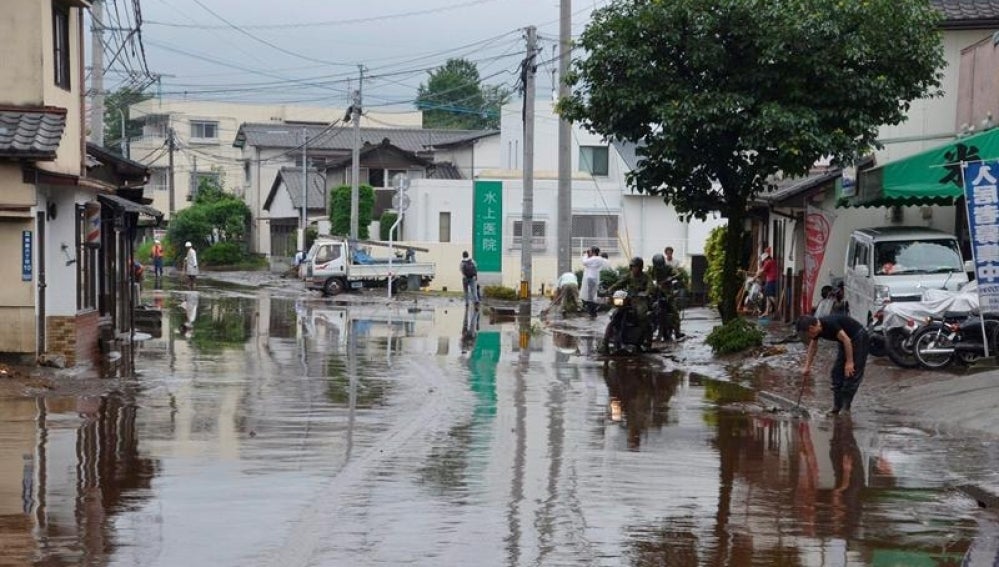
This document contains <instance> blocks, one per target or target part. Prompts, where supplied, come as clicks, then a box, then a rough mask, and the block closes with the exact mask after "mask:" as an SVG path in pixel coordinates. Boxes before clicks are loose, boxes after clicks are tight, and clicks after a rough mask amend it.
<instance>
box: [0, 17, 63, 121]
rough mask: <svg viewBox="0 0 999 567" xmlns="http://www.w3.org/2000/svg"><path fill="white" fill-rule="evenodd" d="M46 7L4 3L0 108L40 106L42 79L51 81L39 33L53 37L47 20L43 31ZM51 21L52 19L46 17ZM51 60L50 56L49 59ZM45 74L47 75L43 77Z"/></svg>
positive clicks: (46, 46) (0, 39) (0, 31)
mask: <svg viewBox="0 0 999 567" xmlns="http://www.w3.org/2000/svg"><path fill="white" fill-rule="evenodd" d="M44 12H50V8H49V3H47V2H38V1H37V0H5V1H4V3H3V17H2V18H0V46H2V49H0V85H2V86H0V104H17V105H41V104H42V101H43V95H42V84H43V77H44V78H46V79H48V80H50V81H51V80H52V68H51V67H45V66H44V63H45V56H43V54H42V52H43V49H45V50H50V49H51V43H43V42H42V39H41V37H40V34H39V33H38V31H39V30H40V29H45V30H46V31H47V33H48V37H51V35H52V31H51V29H52V24H51V21H50V20H45V21H48V22H49V25H48V27H45V28H43V13H44ZM46 17H47V18H51V16H50V15H49V16H46ZM48 57H49V58H51V54H50V55H48ZM46 73H47V74H46Z"/></svg>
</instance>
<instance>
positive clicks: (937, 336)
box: [912, 312, 999, 370]
mask: <svg viewBox="0 0 999 567" xmlns="http://www.w3.org/2000/svg"><path fill="white" fill-rule="evenodd" d="M983 317H984V324H983V319H982V317H979V316H970V315H969V314H967V313H955V312H947V313H944V316H943V317H942V318H941V319H934V320H932V321H931V322H930V323H929V324H927V325H925V326H923V327H922V328H920V329H919V331H917V332H916V333H915V335H914V338H913V341H912V342H913V351H914V353H915V355H916V359H917V360H918V361H919V364H920V365H921V366H922V367H924V368H928V369H930V370H939V369H941V368H946V367H947V366H950V365H951V364H953V363H954V361H955V360H956V361H958V362H960V363H962V364H973V363H974V362H975V361H977V360H978V359H980V358H982V357H984V356H985V344H986V337H987V338H988V352H989V354H994V353H996V352H997V351H996V348H997V346H999V344H997V343H999V314H997V313H986V314H985V315H984V316H983ZM983 327H984V331H985V334H984V335H983V334H982V330H983Z"/></svg>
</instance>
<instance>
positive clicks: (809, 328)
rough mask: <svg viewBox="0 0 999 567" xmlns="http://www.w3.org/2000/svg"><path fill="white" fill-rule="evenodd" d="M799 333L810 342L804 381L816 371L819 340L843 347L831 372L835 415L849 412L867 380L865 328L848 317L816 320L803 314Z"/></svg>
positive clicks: (830, 411) (836, 316) (838, 316)
mask: <svg viewBox="0 0 999 567" xmlns="http://www.w3.org/2000/svg"><path fill="white" fill-rule="evenodd" d="M797 329H798V334H799V335H800V336H801V339H802V340H803V341H805V342H807V343H808V354H806V355H805V366H804V368H803V369H802V374H803V378H804V376H808V374H810V373H811V371H812V362H813V361H814V360H815V353H816V351H817V350H818V348H819V339H820V338H822V339H825V340H827V341H835V342H836V343H837V344H838V346H839V352H838V354H837V356H836V362H834V363H833V366H832V369H831V371H830V379H831V381H832V392H833V407H832V409H831V410H829V413H830V414H831V415H837V414H839V413H840V412H849V411H850V407H851V406H852V405H853V397H854V396H855V395H857V389H858V388H860V382H861V381H862V380H863V379H864V367H865V366H866V365H867V352H868V337H867V331H866V330H865V329H864V326H863V325H861V324H860V323H858V322H857V321H856V320H854V319H853V318H851V317H849V316H847V315H826V316H825V317H818V318H816V317H812V316H811V315H802V316H801V317H800V318H799V319H798V324H797Z"/></svg>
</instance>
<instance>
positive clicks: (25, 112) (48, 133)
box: [0, 107, 66, 160]
mask: <svg viewBox="0 0 999 567" xmlns="http://www.w3.org/2000/svg"><path fill="white" fill-rule="evenodd" d="M65 129H66V109H65V108H53V107H47V108H17V107H2V108H0V157H7V158H18V159H36V160H51V159H55V157H56V151H57V150H58V149H59V141H60V140H62V133H63V131H64V130H65Z"/></svg>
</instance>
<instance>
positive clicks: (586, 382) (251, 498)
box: [0, 290, 996, 566]
mask: <svg viewBox="0 0 999 567" xmlns="http://www.w3.org/2000/svg"><path fill="white" fill-rule="evenodd" d="M158 300H159V301H160V302H161V304H162V306H163V308H164V313H165V315H164V320H163V326H162V333H160V334H159V337H157V338H154V339H152V340H150V341H148V342H147V343H145V344H144V345H143V346H142V349H141V351H140V352H139V353H138V355H137V357H136V359H137V365H138V367H139V368H141V369H142V372H141V373H140V375H139V376H137V377H136V378H134V379H127V380H123V381H121V382H120V387H118V388H116V389H115V390H114V391H113V392H112V393H110V394H108V395H106V396H103V397H89V398H68V397H58V396H52V397H47V398H39V399H25V400H0V454H2V455H3V457H2V458H0V467H2V468H0V565H24V564H40V565H71V564H73V565H75V564H88V565H164V566H173V565H282V566H283V565H369V564H386V565H397V564H400V563H410V564H420V565H591V564H597V565H621V564H625V565H681V566H683V565H775V564H780V565H952V564H959V563H960V560H961V557H962V556H963V554H964V552H965V550H967V549H968V548H969V546H970V545H971V542H972V540H973V538H974V537H975V535H976V532H977V529H978V522H979V521H980V520H981V518H980V517H979V515H978V514H979V512H978V511H977V510H976V508H975V507H974V505H973V503H972V502H970V501H969V500H967V499H965V498H964V497H962V496H960V495H959V494H958V493H957V492H956V491H954V490H953V489H952V488H950V487H951V486H953V484H954V483H955V478H957V474H958V473H961V472H964V471H963V470H961V471H958V470H955V469H954V467H955V466H956V465H954V463H953V462H952V460H951V459H949V458H948V457H947V455H948V451H949V450H950V448H949V447H948V446H945V445H943V444H942V441H940V440H938V439H937V438H936V437H935V436H933V435H931V434H929V433H928V432H922V431H919V430H915V429H911V428H906V426H904V425H903V424H898V425H897V426H892V427H890V428H888V429H879V430H877V431H875V430H872V429H871V427H870V426H867V425H865V424H864V422H863V421H862V419H859V418H858V420H857V422H856V423H854V422H852V421H850V420H838V421H829V420H812V421H791V420H787V419H783V420H782V419H776V418H775V417H773V416H768V415H766V414H754V413H752V412H749V413H747V412H744V411H739V410H738V409H737V408H740V407H744V405H743V404H742V403H741V402H744V401H745V398H746V393H745V391H743V390H741V389H739V388H738V387H735V386H732V385H730V384H727V383H723V382H716V381H711V380H708V379H702V378H699V377H698V375H697V374H695V373H682V372H678V373H666V372H663V371H662V370H661V369H659V367H658V366H657V365H656V363H655V362H654V361H630V362H621V361H618V362H609V361H600V360H597V359H595V358H593V357H591V356H587V353H588V352H590V350H591V348H592V342H588V341H586V340H580V339H576V338H574V337H571V336H567V335H562V334H555V335H552V334H547V333H542V332H538V330H537V329H529V328H524V329H521V328H519V327H518V326H517V325H516V324H514V323H501V324H500V323H498V324H492V323H490V321H489V320H488V318H487V317H485V316H483V317H482V318H479V317H478V316H476V314H475V313H468V312H466V311H465V310H464V309H463V308H462V307H461V306H460V305H458V304H438V305H437V306H436V307H433V308H428V309H427V310H419V311H417V310H414V309H408V308H407V307H408V306H403V307H397V308H393V309H387V308H384V307H374V306H358V305H352V306H343V305H336V304H334V303H332V302H327V301H323V300H318V299H309V300H295V299H282V298H275V297H270V296H268V295H266V294H259V295H257V294H239V293H237V292H233V291H219V290H215V291H213V290H205V291H199V292H173V293H169V294H166V295H163V296H158ZM116 384H118V383H116ZM989 447H990V446H989V445H986V444H983V443H977V444H976V443H975V442H973V441H969V442H968V443H967V445H966V446H965V447H963V448H962V449H963V450H962V453H961V454H962V457H961V459H962V461H959V465H958V466H962V467H964V466H967V467H974V466H977V467H979V468H981V469H983V470H984V469H987V468H988V467H989V466H990V465H989V463H993V464H994V461H995V459H996V455H991V454H989V450H990V449H989Z"/></svg>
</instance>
